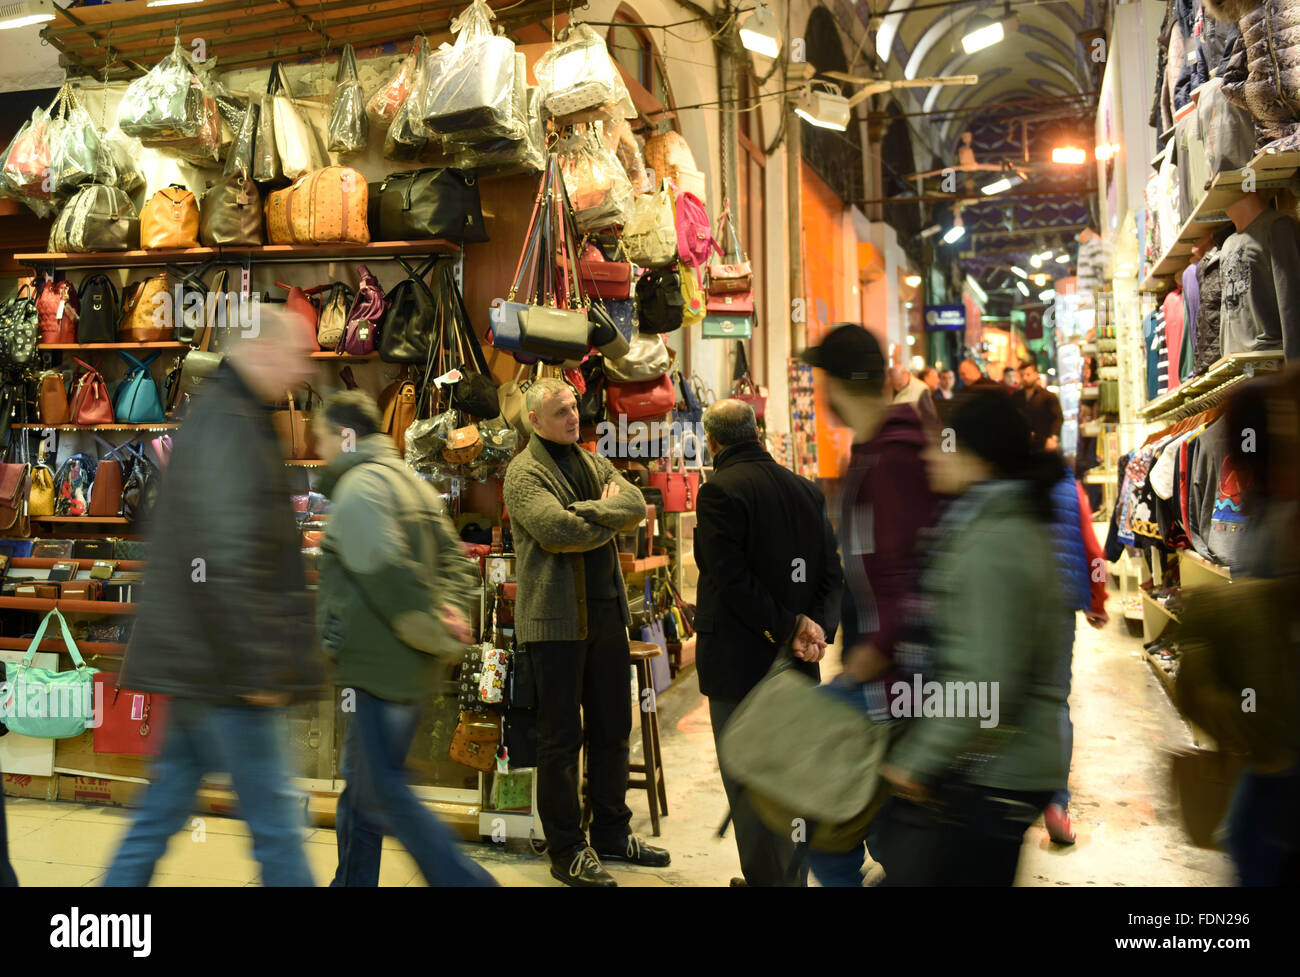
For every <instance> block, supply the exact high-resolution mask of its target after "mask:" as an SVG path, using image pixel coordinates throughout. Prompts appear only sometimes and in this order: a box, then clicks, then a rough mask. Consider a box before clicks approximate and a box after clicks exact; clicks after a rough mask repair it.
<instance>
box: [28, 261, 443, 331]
mask: <svg viewBox="0 0 1300 977" xmlns="http://www.w3.org/2000/svg"><path fill="white" fill-rule="evenodd" d="M459 253H460V245H458V244H456V243H455V242H453V241H448V240H445V239H443V238H431V239H429V240H426V241H376V242H372V243H370V244H265V245H261V246H260V247H253V248H247V247H242V248H237V247H218V248H184V249H181V250H175V251H173V250H169V251H98V252H92V253H87V254H67V253H60V252H53V251H51V252H44V253H40V254H16V255H14V261H16V262H17V263H19V264H22V265H38V266H44V267H54V268H139V267H145V268H151V267H152V268H161V267H163V266H164V265H199V264H203V263H205V262H208V261H226V260H229V259H231V258H248V259H249V260H250V261H257V262H263V263H266V262H276V263H288V262H295V261H329V260H336V259H356V260H358V261H367V260H369V261H374V260H375V259H378V258H387V257H398V256H399V255H433V254H459ZM134 345H139V344H134Z"/></svg>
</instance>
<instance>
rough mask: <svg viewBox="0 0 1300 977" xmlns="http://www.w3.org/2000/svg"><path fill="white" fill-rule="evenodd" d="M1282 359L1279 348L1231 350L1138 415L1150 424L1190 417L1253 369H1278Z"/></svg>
mask: <svg viewBox="0 0 1300 977" xmlns="http://www.w3.org/2000/svg"><path fill="white" fill-rule="evenodd" d="M1285 362H1286V361H1285V358H1284V354H1283V352H1282V350H1280V349H1275V350H1258V351H1256V352H1252V353H1230V354H1229V355H1227V356H1224V357H1222V358H1220V359H1219V360H1218V361H1216V362H1215V363H1214V365H1213V366H1211V367H1210V368H1209V369H1208V370H1206V371H1205V373H1203V374H1202V375H1201V376H1199V377H1192V378H1191V379H1190V380H1188V381H1187V382H1186V383H1184V384H1181V385H1180V386H1178V387H1177V388H1175V389H1173V390H1170V391H1169V392H1168V393H1165V394H1161V395H1160V396H1159V397H1157V398H1156V399H1155V400H1153V401H1151V403H1149V404H1147V405H1146V406H1145V407H1143V408H1140V409H1139V410H1138V415H1139V416H1140V417H1141V418H1142V419H1143V420H1144V421H1146V422H1147V423H1149V424H1157V423H1161V422H1164V421H1167V420H1168V421H1172V420H1178V419H1180V418H1183V417H1190V416H1191V415H1192V414H1196V413H1199V412H1200V411H1202V410H1205V409H1207V408H1209V407H1213V406H1214V405H1215V404H1217V403H1218V402H1219V401H1221V400H1222V399H1223V398H1224V396H1226V394H1227V393H1228V390H1229V388H1231V387H1232V386H1234V385H1235V384H1237V383H1240V382H1241V381H1242V380H1247V379H1250V378H1251V377H1253V376H1255V374H1256V373H1271V372H1274V371H1277V370H1280V369H1282V367H1283V365H1284V364H1285Z"/></svg>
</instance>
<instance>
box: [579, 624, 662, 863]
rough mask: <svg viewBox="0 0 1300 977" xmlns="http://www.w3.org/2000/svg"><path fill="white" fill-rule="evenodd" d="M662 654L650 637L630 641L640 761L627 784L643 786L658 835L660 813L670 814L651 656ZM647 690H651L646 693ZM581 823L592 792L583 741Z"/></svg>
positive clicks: (653, 831)
mask: <svg viewBox="0 0 1300 977" xmlns="http://www.w3.org/2000/svg"><path fill="white" fill-rule="evenodd" d="M662 654H663V649H661V648H660V647H659V646H658V645H656V644H653V643H651V642H649V641H629V642H628V658H629V660H630V661H631V662H632V664H633V665H634V666H635V667H636V692H637V697H636V708H638V709H640V710H641V752H642V754H643V756H644V760H643V762H641V763H629V764H628V765H627V770H628V773H629V774H634V773H635V774H640V775H641V776H640V777H639V778H635V779H634V778H632V777H630V776H629V777H628V781H627V786H628V787H629V788H634V789H637V790H644V791H645V792H646V796H647V798H649V801H650V828H651V832H650V833H651V834H653V835H654V836H655V837H656V838H657V837H659V817H660V814H661V813H662V815H663V816H664V817H667V816H668V790H667V787H666V786H665V782H664V764H663V754H662V753H661V752H660V750H659V710H658V706H657V701H656V697H655V692H654V680H653V678H651V676H650V659H651V658H654V657H656V656H658V655H662ZM647 690H649V691H648V694H647ZM582 800H583V803H582V826H583V828H584V829H585V828H586V827H587V825H588V824H589V823H590V822H591V795H590V793H589V791H588V789H587V758H586V749H585V744H584V750H583V759H582Z"/></svg>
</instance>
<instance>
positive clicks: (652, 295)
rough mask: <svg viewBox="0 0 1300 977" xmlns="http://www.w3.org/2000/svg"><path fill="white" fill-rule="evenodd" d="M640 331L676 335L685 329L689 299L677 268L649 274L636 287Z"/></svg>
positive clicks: (652, 271)
mask: <svg viewBox="0 0 1300 977" xmlns="http://www.w3.org/2000/svg"><path fill="white" fill-rule="evenodd" d="M636 311H637V322H638V328H639V329H640V330H641V331H642V332H658V333H662V332H673V331H675V330H677V329H680V328H681V327H682V322H683V320H684V319H685V316H686V297H685V295H684V294H683V293H682V276H681V274H680V272H678V270H677V269H676V268H660V269H657V270H651V271H647V272H646V273H645V274H644V275H642V276H641V278H640V279H639V280H638V281H637V283H636Z"/></svg>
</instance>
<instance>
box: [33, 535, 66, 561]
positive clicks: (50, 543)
mask: <svg viewBox="0 0 1300 977" xmlns="http://www.w3.org/2000/svg"><path fill="white" fill-rule="evenodd" d="M73 542H74V541H73V540H70V539H34V540H32V556H33V557H34V558H40V559H42V560H49V559H54V560H67V559H71V558H72V544H73Z"/></svg>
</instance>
